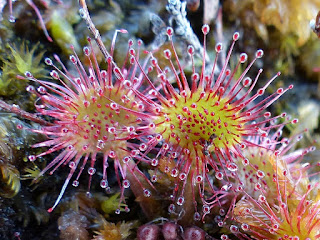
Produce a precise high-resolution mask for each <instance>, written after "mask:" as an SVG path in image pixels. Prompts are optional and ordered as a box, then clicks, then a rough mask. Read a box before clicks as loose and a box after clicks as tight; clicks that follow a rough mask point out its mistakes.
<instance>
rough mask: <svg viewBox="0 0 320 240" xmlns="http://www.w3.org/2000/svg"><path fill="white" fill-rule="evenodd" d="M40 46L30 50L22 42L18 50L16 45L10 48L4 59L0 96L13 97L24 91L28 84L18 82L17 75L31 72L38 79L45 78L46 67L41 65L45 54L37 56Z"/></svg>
mask: <svg viewBox="0 0 320 240" xmlns="http://www.w3.org/2000/svg"><path fill="white" fill-rule="evenodd" d="M38 46H39V44H36V45H34V46H33V47H32V49H31V50H29V47H28V46H27V45H26V43H25V42H22V44H21V45H20V47H19V48H18V47H17V46H16V45H12V46H10V45H9V46H8V49H7V52H8V53H7V54H6V57H2V59H1V60H2V61H3V67H2V76H1V78H0V95H2V96H7V95H13V94H15V93H16V92H17V91H18V90H24V89H25V87H26V85H27V82H26V81H24V80H17V77H16V76H17V75H24V73H25V72H26V71H29V72H31V73H32V74H33V76H34V77H36V78H42V77H44V76H45V70H44V66H43V65H42V64H41V63H40V61H41V59H42V56H43V54H44V52H43V51H42V52H40V53H39V54H37V55H35V51H36V49H37V48H38Z"/></svg>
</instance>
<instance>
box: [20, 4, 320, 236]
mask: <svg viewBox="0 0 320 240" xmlns="http://www.w3.org/2000/svg"><path fill="white" fill-rule="evenodd" d="M173 3H176V4H178V3H180V1H169V3H168V4H169V5H170V4H173ZM80 16H81V17H82V19H83V20H84V21H85V22H86V24H87V26H88V28H89V30H90V32H91V33H92V34H93V38H92V39H91V38H88V39H87V42H88V46H85V47H84V48H83V54H82V55H83V58H82V57H81V55H80V54H79V53H78V54H77V53H76V51H75V50H74V49H73V47H71V48H72V50H73V54H72V55H71V56H70V57H69V60H68V62H67V63H65V62H63V61H62V60H61V59H60V58H59V57H58V55H54V56H53V58H45V63H46V65H47V66H48V68H51V72H50V77H51V79H50V80H45V79H38V78H35V77H34V76H33V74H32V72H29V71H27V72H25V76H24V77H22V76H19V78H20V79H24V80H29V81H30V82H31V85H30V86H28V87H27V91H28V92H30V93H31V94H35V95H36V96H37V100H36V101H35V110H36V112H37V113H36V114H35V115H40V116H41V117H43V118H44V119H50V123H48V124H43V125H42V126H41V127H40V128H38V129H31V131H33V132H36V133H39V134H42V135H44V136H46V138H47V139H46V140H44V141H40V142H38V143H36V144H34V145H32V147H33V148H41V149H44V150H41V151H38V152H37V154H30V155H28V160H29V161H31V162H36V161H37V160H38V159H40V158H42V157H45V158H46V159H47V160H48V163H47V165H46V167H44V168H43V169H42V171H41V172H40V174H39V175H38V176H37V178H40V177H43V176H45V175H46V174H47V173H49V174H51V175H54V174H56V173H57V172H58V170H59V169H60V168H62V167H66V168H68V169H69V174H68V175H67V176H66V178H65V181H64V184H62V186H61V191H60V193H59V195H58V197H57V199H56V201H55V203H54V204H53V205H52V206H51V207H50V208H49V209H48V212H49V213H52V212H55V211H54V210H55V209H56V207H57V206H58V205H59V203H61V202H63V201H64V198H63V197H64V193H65V192H66V190H67V188H68V187H69V185H72V186H74V187H78V186H79V184H80V182H81V179H80V178H81V177H82V176H83V175H84V174H87V175H88V178H89V183H88V189H87V195H88V196H89V197H91V198H94V196H92V195H91V194H90V193H91V187H92V182H94V181H92V178H93V177H95V178H98V179H99V182H100V187H101V188H102V189H104V192H105V193H110V192H111V191H110V190H114V189H116V190H117V191H119V196H120V199H119V202H118V203H117V208H116V209H115V213H116V214H120V213H121V211H122V210H124V212H127V213H128V212H129V211H130V209H129V205H130V203H128V200H127V199H126V191H125V190H126V189H131V190H132V192H133V194H134V195H135V199H136V201H137V202H139V203H140V205H141V208H142V210H143V211H144V214H145V215H146V216H147V217H148V218H149V220H150V221H152V220H155V219H156V218H159V217H160V218H161V219H162V217H165V218H166V219H167V220H166V221H168V222H170V221H171V220H172V221H173V222H175V224H181V227H182V228H183V227H186V226H189V225H195V224H198V225H199V226H204V225H201V224H202V223H209V224H212V225H213V226H214V227H217V229H218V230H217V232H219V231H220V230H221V234H220V235H221V239H229V236H231V235H233V236H236V237H238V238H240V239H250V238H251V237H252V238H255V239H319V238H320V230H319V229H320V216H319V212H320V202H319V201H320V196H319V192H320V191H319V186H318V184H317V183H314V182H313V180H312V179H311V178H310V176H309V174H308V171H309V169H310V168H312V165H311V164H307V165H305V164H303V162H302V161H303V157H304V156H305V155H306V154H307V153H309V152H313V151H314V150H315V147H313V146H310V147H308V148H301V149H298V150H295V149H294V147H295V144H296V142H297V141H299V140H300V139H301V137H302V136H301V134H299V135H295V136H291V137H289V138H286V137H283V136H282V135H283V130H284V129H285V128H286V125H290V126H291V125H292V124H297V123H298V119H296V118H294V119H291V118H290V116H288V115H287V113H285V112H283V113H280V114H275V115H273V114H271V112H270V110H269V107H270V106H271V105H272V104H274V103H275V102H276V101H277V100H278V99H279V98H280V97H281V96H283V95H284V94H285V93H286V92H287V91H289V90H291V89H293V85H292V84H290V85H288V86H287V87H278V88H275V83H274V82H275V81H277V80H278V78H279V76H280V72H277V73H275V74H274V76H273V77H271V78H269V79H267V80H264V74H263V69H256V68H257V67H256V66H255V65H256V63H257V62H258V61H261V59H262V57H263V55H264V52H263V50H261V49H258V50H256V52H255V55H254V56H248V55H247V54H246V53H240V54H238V53H237V52H236V51H235V45H236V44H237V41H239V39H240V37H241V36H240V33H239V32H235V33H234V34H233V36H232V39H231V40H230V44H229V45H230V46H228V44H226V46H224V45H223V44H222V43H217V44H216V46H215V51H214V53H215V54H214V58H213V59H211V60H210V59H209V55H208V53H207V51H209V49H207V41H208V38H209V37H211V35H210V27H209V25H207V24H205V25H203V27H202V29H201V30H202V36H201V38H202V39H203V41H202V43H201V45H202V50H201V52H200V55H201V56H200V57H199V54H196V50H195V46H193V45H189V46H187V47H186V52H185V53H186V54H185V55H186V56H187V57H185V58H184V59H183V60H181V59H182V57H181V56H180V54H179V53H178V51H177V45H176V44H179V42H178V41H174V40H175V37H176V36H175V31H174V28H173V27H167V28H166V30H165V33H166V38H167V40H166V42H167V45H166V46H168V48H165V49H163V50H159V49H160V48H159V49H157V50H152V51H151V50H145V49H142V48H143V47H142V45H143V44H142V41H141V40H138V41H137V43H134V41H133V40H129V42H128V45H127V54H126V56H125V59H124V61H123V62H121V63H120V62H117V61H116V60H115V58H114V55H115V54H114V53H115V51H116V48H117V47H118V45H117V38H119V37H121V36H122V35H123V34H130V33H128V31H127V30H124V29H120V30H116V31H115V34H114V37H113V39H112V42H111V46H110V47H109V46H105V45H104V44H103V42H102V38H101V36H100V34H99V31H98V30H97V29H96V27H95V25H94V22H93V21H92V20H91V17H90V15H89V12H88V9H87V5H86V3H85V1H84V0H81V1H80ZM189 27H190V26H189ZM118 35H120V36H118ZM94 45H98V47H99V49H100V52H101V53H102V55H103V56H104V66H106V67H105V69H103V68H102V67H101V66H100V65H101V64H100V63H99V62H98V60H97V59H98V57H97V56H96V53H95V50H94V47H95V46H94ZM135 46H137V47H135ZM223 53H226V57H225V58H223ZM161 54H162V56H163V59H161V63H160V59H159V57H156V56H159V55H161ZM233 55H236V56H237V58H238V59H237V62H236V63H235V64H231V62H232V59H235V58H234V57H233ZM198 58H200V59H198ZM222 59H223V60H224V61H223V62H222V64H221V60H222ZM197 61H198V62H199V61H200V66H199V64H196V62H197ZM164 65H165V66H164ZM231 65H234V66H233V67H231ZM187 68H189V69H191V71H189V72H188V71H186V69H187ZM239 72H240V73H239ZM35 86H37V87H35ZM15 112H16V113H19V111H18V110H16V111H15ZM20 115H22V116H24V117H26V118H28V119H31V120H32V119H36V117H34V118H30V117H28V116H29V115H26V114H23V112H22V111H21V112H20ZM40 123H41V122H40ZM18 128H20V129H21V128H22V127H21V126H18ZM97 170H101V172H97ZM110 173H111V176H110ZM95 175H96V176H95ZM112 178H115V179H116V182H117V184H118V185H117V186H114V184H110V183H109V182H110V179H112ZM123 206H124V207H123ZM163 207H164V208H165V209H167V210H166V213H163V212H162V211H160V210H159V211H158V212H157V209H159V208H163ZM84 212H85V211H84ZM88 212H89V211H88ZM52 214H53V213H52ZM92 214H93V213H92ZM123 214H124V215H125V214H126V213H123ZM161 214H164V215H161ZM93 215H94V214H93ZM120 216H121V215H120ZM169 219H171V220H169ZM105 225H108V224H105ZM169 225H170V224H169ZM169 225H168V226H169ZM163 226H164V225H163ZM170 226H171V225H170ZM174 227H175V228H174ZM172 228H174V229H175V230H174V231H177V232H178V230H177V229H178V228H176V225H173V226H172ZM148 229H149V228H148ZM150 229H151V230H152V231H151V230H150V231H149V230H148V231H146V232H147V233H144V234H141V232H144V231H143V229H142V230H141V229H140V230H139V231H138V239H145V238H147V236H149V237H151V236H153V237H154V238H150V239H157V238H156V236H158V235H159V234H160V230H159V229H160V228H159V227H158V226H153V227H150ZM193 230H194V231H196V230H197V229H196V228H194V229H193ZM193 230H192V231H193ZM119 231H120V230H119ZM162 231H164V227H163V228H162ZM179 231H180V230H179ZM190 231H191V230H190ZM201 231H202V230H201ZM201 231H200V230H199V231H198V232H199V234H200V235H201V236H202V237H203V238H201V237H199V238H196V239H204V236H207V235H206V234H205V233H204V232H201ZM151 232H153V233H152V234H153V235H152V234H151ZM186 232H187V231H186ZM148 234H149V235H148ZM150 234H151V235H150ZM162 234H163V235H164V233H162ZM177 234H180V235H181V236H182V233H177ZM191 235H192V234H191ZM200 235H199V236H200ZM159 236H160V235H159ZM184 236H186V234H185V235H184ZM147 239H149V238H147ZM166 239H167V238H166ZM168 239H171V238H168ZM185 239H188V238H187V237H185Z"/></svg>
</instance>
